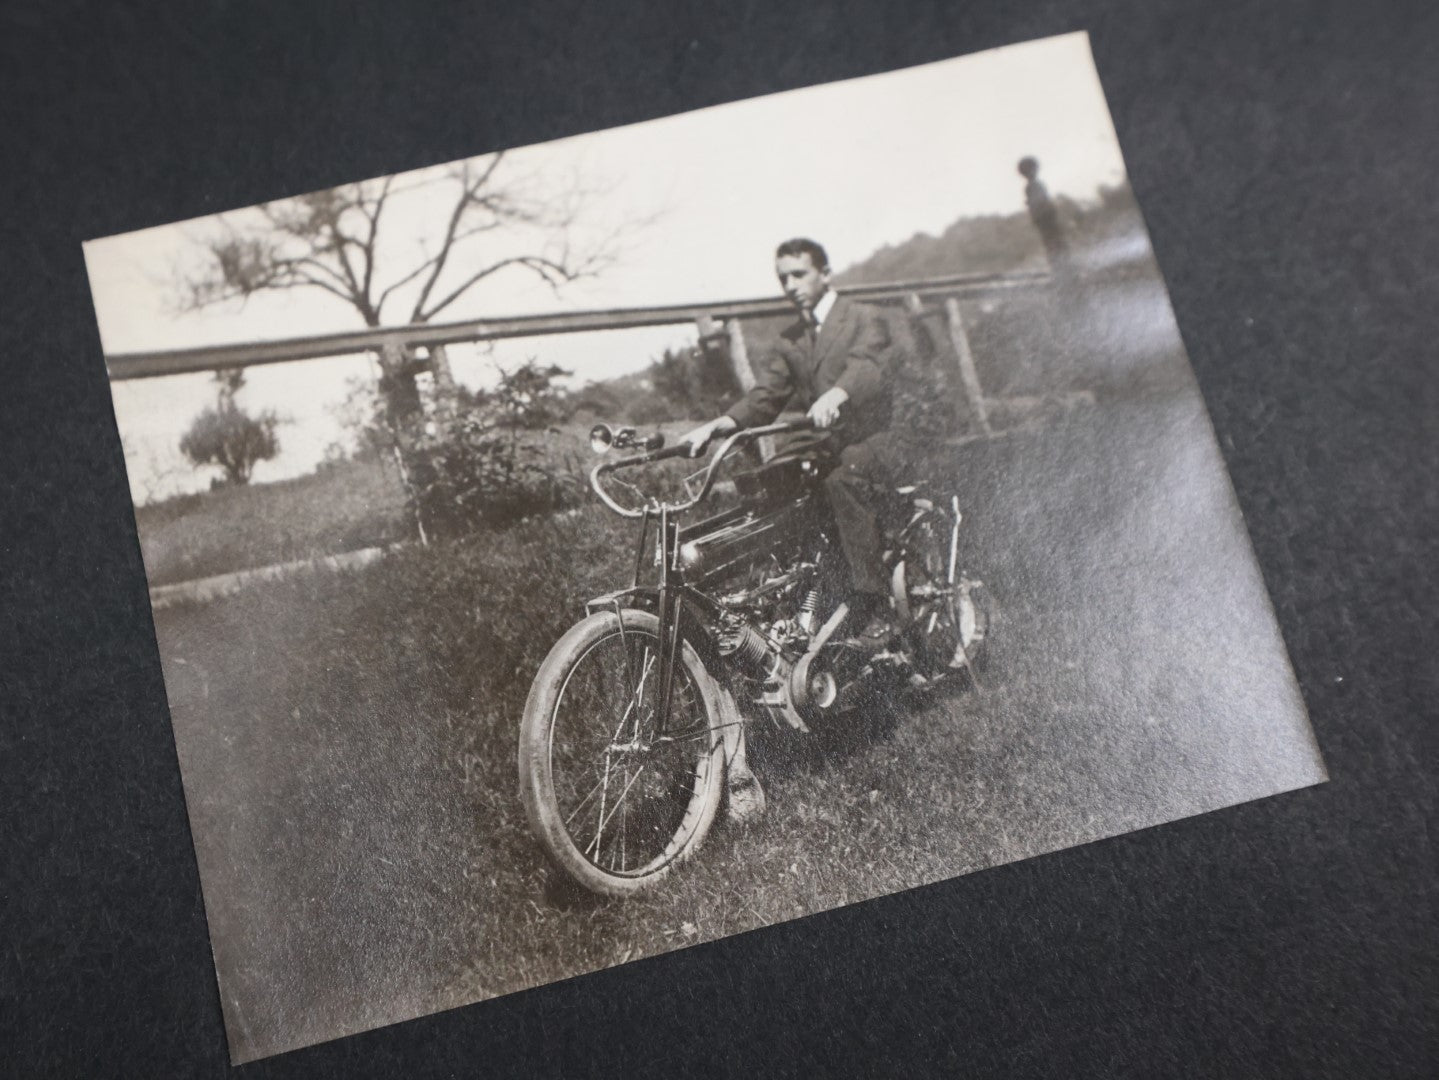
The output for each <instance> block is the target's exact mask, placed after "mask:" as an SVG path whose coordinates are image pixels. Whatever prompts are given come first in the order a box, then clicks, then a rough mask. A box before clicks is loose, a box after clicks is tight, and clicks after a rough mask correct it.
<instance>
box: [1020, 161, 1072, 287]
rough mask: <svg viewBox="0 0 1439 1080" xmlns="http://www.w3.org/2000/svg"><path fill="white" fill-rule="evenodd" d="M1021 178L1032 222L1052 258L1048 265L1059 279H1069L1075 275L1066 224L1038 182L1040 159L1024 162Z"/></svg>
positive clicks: (1047, 253)
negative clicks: (1023, 181) (1023, 180)
mask: <svg viewBox="0 0 1439 1080" xmlns="http://www.w3.org/2000/svg"><path fill="white" fill-rule="evenodd" d="M1019 175H1020V176H1022V177H1024V179H1025V180H1026V181H1028V182H1027V183H1026V184H1025V185H1024V201H1025V204H1026V205H1027V206H1028V207H1029V219H1030V220H1031V221H1033V222H1034V228H1035V231H1036V232H1038V233H1039V239H1040V241H1041V242H1042V243H1043V244H1044V251H1045V254H1046V255H1048V256H1049V265H1050V267H1051V268H1052V269H1053V270H1054V273H1055V274H1056V275H1057V276H1061V277H1068V276H1069V275H1070V274H1071V273H1073V271H1074V261H1073V259H1072V257H1071V256H1070V251H1069V238H1068V237H1067V236H1065V234H1064V224H1063V222H1061V221H1060V220H1059V207H1058V206H1056V205H1055V203H1054V200H1053V199H1051V198H1050V197H1049V189H1048V188H1046V187H1045V186H1044V183H1043V181H1041V180H1040V179H1039V159H1038V158H1032V157H1026V158H1021V159H1020V162H1019Z"/></svg>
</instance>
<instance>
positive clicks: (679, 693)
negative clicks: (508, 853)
mask: <svg viewBox="0 0 1439 1080" xmlns="http://www.w3.org/2000/svg"><path fill="white" fill-rule="evenodd" d="M659 645H660V642H659V620H658V619H656V618H655V616H654V615H652V614H650V613H649V612H646V611H635V610H629V611H625V612H624V614H623V622H621V618H620V617H619V615H617V614H616V613H615V612H609V611H607V612H600V613H597V614H594V615H590V616H588V617H587V618H585V619H582V620H581V621H580V622H578V623H576V624H575V625H574V626H573V627H571V628H570V630H569V632H567V633H566V634H565V635H564V637H562V638H560V640H559V641H558V642H556V644H555V646H554V648H553V649H551V650H550V654H549V656H547V657H546V658H545V661H544V663H543V664H542V665H541V666H540V670H539V673H538V674H537V675H536V676H535V681H534V685H533V686H532V687H531V689H530V695H529V699H528V700H527V701H526V702H525V713H524V719H523V721H522V723H521V729H520V753H519V771H520V793H521V797H522V798H523V800H524V805H525V813H526V815H527V816H528V818H529V824H530V829H531V831H532V832H533V833H534V835H535V837H536V839H537V840H538V841H539V842H540V845H541V846H542V847H543V848H544V850H545V853H546V854H547V855H548V856H549V858H550V860H551V862H553V863H554V864H555V866H557V867H558V868H559V869H560V870H561V871H563V872H564V873H565V874H567V875H569V877H571V878H572V879H573V880H574V881H576V882H577V883H578V884H580V885H582V886H583V887H584V888H586V889H589V890H590V891H592V892H596V893H600V894H603V895H606V896H629V895H632V894H634V893H637V892H639V891H641V890H642V889H645V888H647V887H649V886H651V885H653V884H654V883H655V882H657V881H659V880H660V879H661V878H663V877H664V876H665V875H667V874H668V873H669V872H670V871H671V870H673V869H674V867H676V866H677V865H679V864H680V863H682V862H684V861H685V860H686V859H688V858H690V857H691V856H693V855H694V853H695V852H696V851H697V850H698V849H699V847H700V845H701V844H702V843H703V842H704V839H705V836H706V835H707V834H708V832H709V829H710V826H711V825H712V824H713V823H714V819H715V814H716V812H717V811H718V809H719V805H720V800H721V796H722V794H723V789H724V742H723V729H722V726H721V717H722V716H723V715H724V713H723V711H722V708H721V705H720V696H719V688H718V687H717V686H716V685H715V683H714V680H713V678H712V677H711V676H710V674H709V672H708V671H706V670H705V667H704V664H703V663H702V662H701V661H700V658H699V656H698V655H697V654H696V653H695V651H694V649H693V648H691V647H690V646H689V645H688V644H685V643H682V644H681V646H680V648H679V650H678V654H677V656H676V658H675V659H676V662H675V670H674V676H673V688H672V690H671V700H670V708H669V714H668V719H667V722H666V724H665V730H664V732H663V733H661V732H660V731H659V730H658V727H659V724H658V720H659V713H658V697H659V675H660V672H659V668H660V647H659Z"/></svg>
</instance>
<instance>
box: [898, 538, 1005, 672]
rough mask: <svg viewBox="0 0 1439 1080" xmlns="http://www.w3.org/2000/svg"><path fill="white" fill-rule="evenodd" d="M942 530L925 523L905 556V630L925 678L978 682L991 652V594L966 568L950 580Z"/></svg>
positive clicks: (957, 572)
mask: <svg viewBox="0 0 1439 1080" xmlns="http://www.w3.org/2000/svg"><path fill="white" fill-rule="evenodd" d="M941 531H942V530H940V529H937V528H935V527H934V526H933V525H932V524H926V526H925V527H924V530H923V533H922V534H921V535H920V536H918V537H916V538H915V540H916V542H915V544H914V546H913V548H912V549H911V552H910V557H909V558H908V559H906V560H905V565H904V586H903V587H904V591H905V594H906V604H905V609H904V610H905V615H906V616H907V618H908V620H909V625H908V626H907V627H906V629H905V636H906V638H907V640H908V643H909V645H910V647H911V649H912V650H913V653H914V657H915V661H916V664H917V665H918V668H919V670H920V672H921V674H923V675H924V676H925V677H926V678H928V679H937V678H941V677H944V676H948V675H957V676H959V677H961V678H964V679H966V680H967V681H971V682H973V681H976V676H977V675H978V674H979V673H981V672H982V671H983V670H984V667H985V663H986V660H987V658H988V655H989V652H990V649H989V637H990V630H991V625H992V619H991V615H992V612H991V608H990V601H989V596H988V594H987V593H986V591H985V588H984V585H983V584H982V583H981V582H979V581H976V580H975V579H973V578H971V577H969V576H968V575H967V574H966V573H965V572H964V571H963V570H957V571H956V574H955V582H954V584H953V586H950V585H949V582H948V578H949V544H948V537H947V536H941V535H938V534H939V533H940V532H941ZM961 645H962V646H963V648H962V649H961V648H960V646H961Z"/></svg>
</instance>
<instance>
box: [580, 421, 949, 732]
mask: <svg viewBox="0 0 1439 1080" xmlns="http://www.w3.org/2000/svg"><path fill="white" fill-rule="evenodd" d="M812 427H813V425H812V424H811V423H810V422H809V421H808V420H800V421H792V422H787V423H780V424H770V425H766V426H763V427H755V428H748V429H745V430H743V431H738V432H735V433H734V434H732V435H730V436H729V437H728V438H726V439H725V441H724V442H723V443H722V444H721V445H720V447H719V449H717V450H716V451H715V453H714V456H713V457H712V458H711V459H710V463H709V465H708V466H707V467H706V469H705V472H704V480H703V481H702V483H701V485H700V489H699V492H698V493H697V494H695V495H694V496H692V497H691V498H690V499H689V500H688V501H687V502H684V503H679V504H670V503H663V502H659V501H657V500H651V501H650V502H649V504H647V505H646V506H644V507H643V508H640V509H632V508H627V507H623V506H621V505H620V504H618V503H617V502H615V501H614V499H612V498H611V497H610V495H609V494H608V493H607V492H606V491H605V490H604V487H603V484H602V482H601V481H602V478H603V477H604V476H605V475H607V474H609V473H611V472H614V471H616V470H618V469H623V468H631V467H636V466H641V465H646V464H650V463H652V462H655V461H659V460H663V459H666V458H678V457H682V456H689V451H688V448H687V447H685V446H678V447H671V448H669V449H659V450H653V451H650V452H647V453H643V454H637V455H633V456H631V457H627V458H622V459H620V460H617V461H612V462H605V463H601V464H599V465H597V466H595V468H594V469H593V470H592V471H591V473H590V486H591V487H592V488H594V490H595V492H596V493H597V494H598V495H599V496H600V498H601V499H602V500H603V501H604V503H605V504H606V505H607V506H609V508H610V509H612V510H614V511H615V512H616V513H619V514H621V515H622V516H625V517H632V518H639V519H640V534H639V542H638V545H637V548H636V552H635V565H634V574H633V577H632V579H631V581H630V585H629V587H628V588H625V589H620V590H618V591H616V592H612V593H606V594H604V595H603V596H599V597H596V598H594V599H593V600H590V601H589V602H588V603H587V604H586V605H585V606H586V609H587V610H589V611H591V612H593V611H596V610H597V609H612V610H613V611H614V612H615V617H616V619H617V620H618V621H619V625H620V634H621V638H622V639H623V635H624V633H625V626H624V607H623V605H622V603H621V601H624V600H628V601H631V602H635V601H637V602H638V606H640V607H643V608H647V609H650V610H653V611H654V613H655V616H656V618H657V619H658V621H659V626H658V631H657V632H658V634H659V641H660V652H659V657H658V663H659V701H658V706H657V708H658V716H657V717H656V736H655V738H656V742H669V741H675V740H678V739H687V738H694V737H697V736H699V735H700V734H702V733H703V732H702V731H694V732H681V733H678V734H675V733H672V732H670V730H669V722H670V704H671V701H672V698H673V694H674V667H675V662H676V660H677V659H678V656H679V649H680V647H681V644H682V642H683V641H685V640H690V642H691V644H693V645H694V646H695V647H696V648H697V649H698V650H699V651H700V652H701V655H702V656H704V657H705V658H706V659H707V660H711V659H713V650H712V649H711V648H710V642H709V640H708V638H707V637H695V636H693V635H691V637H690V638H688V639H687V638H686V637H685V635H684V634H683V633H682V626H681V624H682V622H683V616H684V612H685V607H686V605H690V606H692V607H694V608H696V609H698V610H699V611H701V612H703V613H704V614H705V615H708V616H711V617H718V616H720V615H723V614H724V613H725V609H724V608H723V607H722V606H721V605H720V604H719V603H718V602H717V601H715V600H714V599H712V598H711V597H710V596H708V595H706V594H705V593H704V592H703V591H701V590H700V589H699V588H697V587H696V586H695V585H693V584H692V583H690V582H688V581H686V580H685V570H684V567H683V565H682V563H681V562H680V559H679V550H680V543H679V523H678V521H677V520H676V518H677V517H678V516H679V515H680V514H682V513H684V512H686V511H688V510H690V509H693V508H694V507H695V506H697V505H699V504H700V503H701V502H702V501H703V500H704V499H705V498H706V497H708V495H709V493H710V491H711V490H712V488H713V486H714V481H715V475H716V472H717V470H718V468H719V466H720V464H721V463H722V462H723V461H724V460H725V458H726V457H727V456H728V455H729V454H730V452H731V451H732V450H733V449H734V447H735V446H737V445H739V444H741V443H743V442H749V441H752V440H754V439H758V438H760V437H762V436H766V435H779V434H787V433H789V432H794V431H804V430H810V429H811V428H812ZM950 502H951V515H952V516H951V518H950V542H949V552H948V555H949V558H948V566H947V568H946V569H947V571H948V573H947V579H948V584H950V585H953V584H954V583H955V581H956V580H957V578H956V575H957V571H958V566H957V557H958V549H959V528H960V522H961V521H962V515H961V513H960V510H959V500H958V498H954V497H951V499H950ZM941 513H942V511H940V510H939V507H938V506H930V507H929V508H928V509H926V510H923V511H918V512H916V514H915V516H914V517H913V518H911V520H910V521H909V522H907V523H906V524H905V526H904V527H903V528H902V529H901V530H900V531H899V533H898V535H897V536H896V537H895V540H896V543H897V544H899V545H900V546H901V547H904V546H906V537H908V536H909V535H910V534H911V533H912V532H913V530H914V528H915V526H917V525H918V524H920V523H921V522H923V521H924V520H927V519H929V518H930V517H931V516H939V515H940V514H941ZM651 519H654V520H655V521H656V524H657V528H658V532H657V549H658V551H657V553H658V563H659V579H658V581H657V582H656V583H655V584H653V585H641V584H640V577H641V574H642V572H643V568H644V561H645V553H646V550H647V541H648V539H649V529H650V521H651ZM960 648H961V649H964V646H963V644H962V643H961V645H960ZM625 653H626V656H628V653H629V650H628V648H626V650H625ZM967 661H968V656H967V654H966V662H967Z"/></svg>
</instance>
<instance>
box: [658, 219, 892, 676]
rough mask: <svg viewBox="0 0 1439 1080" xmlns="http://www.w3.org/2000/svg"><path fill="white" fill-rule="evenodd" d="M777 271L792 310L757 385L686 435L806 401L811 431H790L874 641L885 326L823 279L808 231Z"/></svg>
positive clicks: (883, 473)
mask: <svg viewBox="0 0 1439 1080" xmlns="http://www.w3.org/2000/svg"><path fill="white" fill-rule="evenodd" d="M775 273H776V274H777V275H778V277H779V282H780V285H781V287H783V289H784V292H785V295H786V296H787V297H788V298H789V300H790V303H792V304H794V306H795V308H796V309H797V310H798V311H799V315H800V317H799V319H798V320H797V321H796V322H795V323H794V324H793V325H792V326H790V327H788V328H786V329H785V330H784V331H783V332H782V333H781V335H780V341H779V344H778V346H777V347H776V348H774V349H773V350H771V351H770V353H769V354H768V355H766V356H765V357H764V359H763V360H762V362H761V363H760V365H759V367H758V369H757V371H756V373H755V386H754V387H753V388H752V389H751V390H750V391H749V392H748V393H746V394H745V395H744V397H742V398H741V399H740V400H739V401H738V402H737V403H736V404H735V405H734V407H733V408H731V409H730V410H729V412H727V413H726V414H725V415H724V416H720V417H716V418H715V419H714V420H711V421H709V422H708V423H705V424H701V425H700V426H699V427H697V428H695V429H694V430H693V431H691V432H689V433H688V434H686V435H685V437H684V441H685V442H687V443H688V444H689V445H690V447H691V454H692V455H697V454H698V453H699V452H700V451H701V450H702V449H703V448H704V446H705V444H706V443H708V442H709V441H710V440H711V439H713V438H715V437H716V436H720V435H726V434H728V433H730V432H732V431H738V430H740V429H741V428H746V427H754V426H758V425H762V424H769V423H773V422H774V420H775V418H776V417H777V416H779V414H780V412H781V410H783V409H784V407H785V405H786V404H790V405H791V406H792V407H794V408H801V409H804V410H806V412H807V413H808V415H809V418H810V419H811V420H813V421H814V425H815V427H816V428H817V429H818V431H817V433H816V436H810V437H808V438H807V439H799V440H796V442H795V443H792V444H791V446H790V447H789V448H790V449H794V448H797V446H796V444H798V443H803V444H805V445H806V448H807V449H812V450H813V451H814V452H816V453H817V454H818V455H819V456H820V460H821V463H822V465H823V467H824V468H825V469H826V472H825V475H824V479H823V484H824V490H825V494H826V496H827V497H828V499H829V503H830V507H831V509H832V510H833V512H834V519H835V525H836V528H837V530H838V532H839V542H840V547H841V548H842V549H843V551H844V555H845V561H846V563H847V564H848V570H849V581H848V585H849V591H850V599H849V603H850V607H851V609H852V610H853V612H854V615H853V622H852V623H851V625H852V626H855V627H857V628H858V633H857V634H856V638H857V640H858V641H859V642H860V644H862V645H865V646H867V647H872V648H875V649H878V648H881V647H883V646H884V644H885V643H886V642H888V641H889V639H890V638H891V637H892V636H893V633H894V626H893V622H892V620H891V618H890V614H889V599H888V597H889V582H888V579H887V576H886V574H885V572H884V566H883V564H882V551H881V547H880V529H879V521H878V509H879V504H880V499H881V498H882V497H883V494H884V492H883V489H884V488H886V487H889V486H890V485H891V483H892V481H891V472H890V468H889V465H888V462H887V460H886V454H885V452H884V449H883V447H882V446H881V445H880V442H879V441H878V440H877V439H876V437H877V436H879V435H881V434H882V433H884V432H885V431H887V430H888V429H889V423H890V415H891V412H892V405H893V402H892V396H891V392H890V387H889V378H888V375H889V372H888V362H889V352H890V340H889V332H888V329H887V327H886V325H885V322H884V320H883V318H882V317H881V316H880V315H879V313H878V312H876V311H875V310H874V309H873V308H870V307H866V306H865V305H863V304H858V303H855V302H854V301H852V300H846V299H844V298H843V297H840V296H837V295H836V294H835V293H834V291H833V290H832V289H831V288H830V268H829V257H828V256H827V255H826V254H825V250H824V248H822V247H821V246H820V245H819V244H817V243H815V242H814V241H813V240H806V239H795V240H787V241H785V242H784V243H783V244H781V245H780V246H779V248H778V249H777V250H776V252H775Z"/></svg>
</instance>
